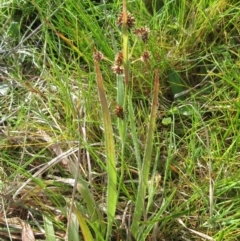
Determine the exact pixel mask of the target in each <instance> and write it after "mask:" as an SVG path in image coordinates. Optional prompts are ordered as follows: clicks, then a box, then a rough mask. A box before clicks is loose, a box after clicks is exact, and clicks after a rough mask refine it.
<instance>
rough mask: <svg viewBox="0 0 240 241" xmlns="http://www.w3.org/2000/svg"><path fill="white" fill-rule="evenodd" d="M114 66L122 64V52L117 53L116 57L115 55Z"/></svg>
mask: <svg viewBox="0 0 240 241" xmlns="http://www.w3.org/2000/svg"><path fill="white" fill-rule="evenodd" d="M114 64H115V65H118V66H120V65H122V64H123V53H122V52H119V53H118V55H117V57H116V59H115V61H114Z"/></svg>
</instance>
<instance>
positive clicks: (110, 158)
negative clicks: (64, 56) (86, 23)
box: [94, 60, 118, 240]
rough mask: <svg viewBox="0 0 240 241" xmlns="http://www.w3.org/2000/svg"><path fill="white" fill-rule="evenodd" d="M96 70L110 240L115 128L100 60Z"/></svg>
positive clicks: (114, 198) (114, 200) (114, 195)
mask: <svg viewBox="0 0 240 241" xmlns="http://www.w3.org/2000/svg"><path fill="white" fill-rule="evenodd" d="M94 63H95V70H96V75H97V88H98V94H99V100H100V104H101V108H102V115H103V125H104V135H105V148H106V161H107V173H108V186H107V217H108V226H107V235H106V240H109V237H110V235H111V230H112V224H113V221H114V216H115V211H116V205H117V196H118V195H117V170H116V159H115V158H116V156H115V145H114V139H113V130H112V123H111V117H110V112H109V109H108V104H107V98H106V95H105V91H104V88H103V79H102V74H101V71H100V67H99V62H98V61H97V60H95V61H94Z"/></svg>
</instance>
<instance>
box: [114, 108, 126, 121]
mask: <svg viewBox="0 0 240 241" xmlns="http://www.w3.org/2000/svg"><path fill="white" fill-rule="evenodd" d="M114 113H115V115H116V116H117V117H118V118H120V119H123V117H124V112H123V107H122V106H121V105H117V106H116V108H115V110H114Z"/></svg>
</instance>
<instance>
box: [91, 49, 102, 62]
mask: <svg viewBox="0 0 240 241" xmlns="http://www.w3.org/2000/svg"><path fill="white" fill-rule="evenodd" d="M93 58H94V60H95V61H101V60H102V59H103V58H104V56H103V54H102V53H101V52H100V51H95V52H94V54H93Z"/></svg>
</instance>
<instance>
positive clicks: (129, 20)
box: [116, 12, 135, 29]
mask: <svg viewBox="0 0 240 241" xmlns="http://www.w3.org/2000/svg"><path fill="white" fill-rule="evenodd" d="M134 24H135V18H134V17H133V16H132V15H131V14H130V13H129V12H127V26H128V29H131V28H132V27H133V26H134ZM116 25H117V26H122V25H123V13H120V14H119V15H118V18H117V21H116Z"/></svg>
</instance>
